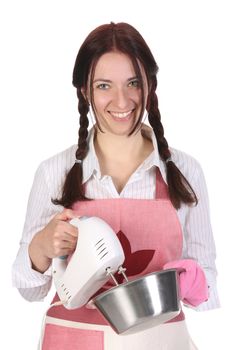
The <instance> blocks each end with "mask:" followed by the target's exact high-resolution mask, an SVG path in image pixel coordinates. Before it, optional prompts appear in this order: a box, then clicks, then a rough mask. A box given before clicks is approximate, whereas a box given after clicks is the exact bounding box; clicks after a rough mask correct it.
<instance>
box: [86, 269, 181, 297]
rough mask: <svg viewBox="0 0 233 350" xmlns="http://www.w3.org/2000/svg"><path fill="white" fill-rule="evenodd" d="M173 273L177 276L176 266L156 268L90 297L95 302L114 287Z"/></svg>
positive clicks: (126, 285) (114, 288) (112, 290)
mask: <svg viewBox="0 0 233 350" xmlns="http://www.w3.org/2000/svg"><path fill="white" fill-rule="evenodd" d="M172 272H173V273H175V275H176V276H178V273H179V269H177V268H170V269H165V270H158V271H154V272H150V273H148V274H146V275H144V276H140V277H139V278H135V279H133V280H129V281H125V282H123V283H121V284H119V285H118V286H113V287H111V288H109V289H107V290H106V291H104V292H102V293H100V294H98V295H96V296H95V297H94V298H91V301H92V302H93V303H95V301H98V299H99V298H102V297H104V296H105V295H107V294H109V293H110V292H114V290H116V289H119V288H121V287H122V288H124V287H128V286H130V285H131V284H134V283H135V282H140V281H141V280H144V279H147V278H149V277H151V276H156V275H163V274H166V273H172Z"/></svg>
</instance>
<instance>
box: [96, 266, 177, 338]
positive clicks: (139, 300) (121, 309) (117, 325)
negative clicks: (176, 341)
mask: <svg viewBox="0 0 233 350" xmlns="http://www.w3.org/2000/svg"><path fill="white" fill-rule="evenodd" d="M93 302H94V304H95V306H96V307H97V309H98V310H99V311H100V312H101V313H102V315H103V316H104V317H105V319H106V320H107V321H108V323H109V324H110V325H111V327H112V328H113V329H114V330H115V332H116V333H118V334H131V333H135V332H139V331H142V330H144V329H147V328H150V327H153V326H156V325H159V324H161V323H164V322H166V321H169V320H171V319H172V318H174V317H175V316H177V315H178V314H179V313H180V310H181V307H180V299H179V288H178V272H177V270H176V269H169V270H163V271H158V272H154V273H151V274H148V275H145V276H143V277H141V278H138V279H135V280H133V281H129V282H125V283H122V284H120V285H118V286H116V287H113V288H111V289H109V290H108V291H106V292H104V293H101V294H99V295H98V296H97V297H95V299H93Z"/></svg>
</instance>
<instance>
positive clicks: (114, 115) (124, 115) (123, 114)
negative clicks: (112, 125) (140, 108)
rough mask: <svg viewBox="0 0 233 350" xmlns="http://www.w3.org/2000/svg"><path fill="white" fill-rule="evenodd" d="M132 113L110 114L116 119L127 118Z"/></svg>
mask: <svg viewBox="0 0 233 350" xmlns="http://www.w3.org/2000/svg"><path fill="white" fill-rule="evenodd" d="M131 112H132V111H129V112H124V113H117V112H110V113H111V115H112V116H113V117H115V118H126V117H128V115H130V113H131Z"/></svg>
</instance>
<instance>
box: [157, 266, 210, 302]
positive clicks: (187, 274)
mask: <svg viewBox="0 0 233 350" xmlns="http://www.w3.org/2000/svg"><path fill="white" fill-rule="evenodd" d="M172 268H177V269H179V268H181V269H184V270H185V271H184V272H181V273H180V277H179V280H180V297H181V300H182V301H183V302H184V303H185V304H189V305H192V306H198V305H200V304H201V303H203V302H204V301H207V300H208V285H207V282H206V278H205V274H204V271H203V270H202V268H201V267H200V266H199V265H198V263H197V262H196V261H195V260H192V259H183V260H176V261H171V262H168V263H166V264H165V265H164V266H163V269H172Z"/></svg>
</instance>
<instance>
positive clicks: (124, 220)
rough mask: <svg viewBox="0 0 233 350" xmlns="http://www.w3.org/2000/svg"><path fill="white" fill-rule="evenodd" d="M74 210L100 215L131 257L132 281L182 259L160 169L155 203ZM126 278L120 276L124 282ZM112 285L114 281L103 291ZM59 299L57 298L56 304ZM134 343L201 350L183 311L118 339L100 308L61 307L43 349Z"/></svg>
mask: <svg viewBox="0 0 233 350" xmlns="http://www.w3.org/2000/svg"><path fill="white" fill-rule="evenodd" d="M72 209H73V210H74V211H75V212H76V213H77V215H79V216H97V217H99V218H101V219H103V220H104V221H106V222H107V223H108V224H109V225H110V226H111V227H112V229H113V230H114V232H116V234H117V236H118V238H119V240H120V242H121V245H122V247H123V250H124V253H125V256H126V259H125V262H124V264H123V266H124V267H125V268H126V274H127V277H128V278H129V280H130V279H135V278H137V277H141V276H143V275H146V274H148V273H151V272H154V271H157V270H161V269H162V267H163V265H164V264H165V263H167V262H169V261H172V260H178V259H180V258H181V254H182V243H183V242H182V239H183V238H182V229H181V226H180V222H179V220H178V217H177V213H176V210H175V209H174V207H173V206H172V204H171V202H170V199H169V195H168V191H167V185H166V184H165V182H164V181H163V179H162V176H161V174H160V171H159V169H158V168H156V198H155V199H152V200H144V199H124V198H119V199H98V200H91V201H79V202H76V203H75V204H74V205H73V208H72ZM77 268H78V267H77ZM121 278H122V276H117V279H118V282H119V283H122V280H121ZM112 286H113V284H112V282H110V281H109V282H108V283H106V285H105V286H104V287H103V288H102V289H101V291H103V290H106V289H108V288H111V287H112ZM101 291H99V292H101ZM58 300H59V298H58V296H57V294H56V295H55V297H54V299H53V302H55V301H58ZM132 345H133V347H134V350H139V349H140V350H142V349H147V350H150V349H159V350H163V349H164V350H177V349H179V350H183V349H184V350H188V349H196V347H193V346H194V345H192V343H191V340H190V337H189V334H188V331H187V329H186V324H185V321H184V314H183V311H181V313H180V314H179V315H178V316H177V317H176V318H174V319H173V320H171V321H169V322H167V323H165V324H162V325H160V326H156V327H153V328H151V329H148V330H145V331H142V332H139V333H136V334H132V335H124V336H120V335H117V334H116V333H115V332H114V331H113V330H112V329H111V327H110V326H108V323H107V321H106V320H105V319H104V318H103V316H102V315H101V314H100V312H99V311H98V310H96V309H88V308H87V307H86V306H83V307H81V308H79V309H75V310H67V309H66V308H65V307H64V306H62V305H61V306H56V307H53V308H51V309H50V310H49V311H48V313H47V319H46V326H45V332H44V339H43V347H42V349H43V350H60V349H61V350H63V349H66V350H71V349H72V350H76V349H77V350H92V349H93V350H116V349H117V350H121V349H122V350H123V349H124V350H125V349H127V348H128V347H129V346H132Z"/></svg>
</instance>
